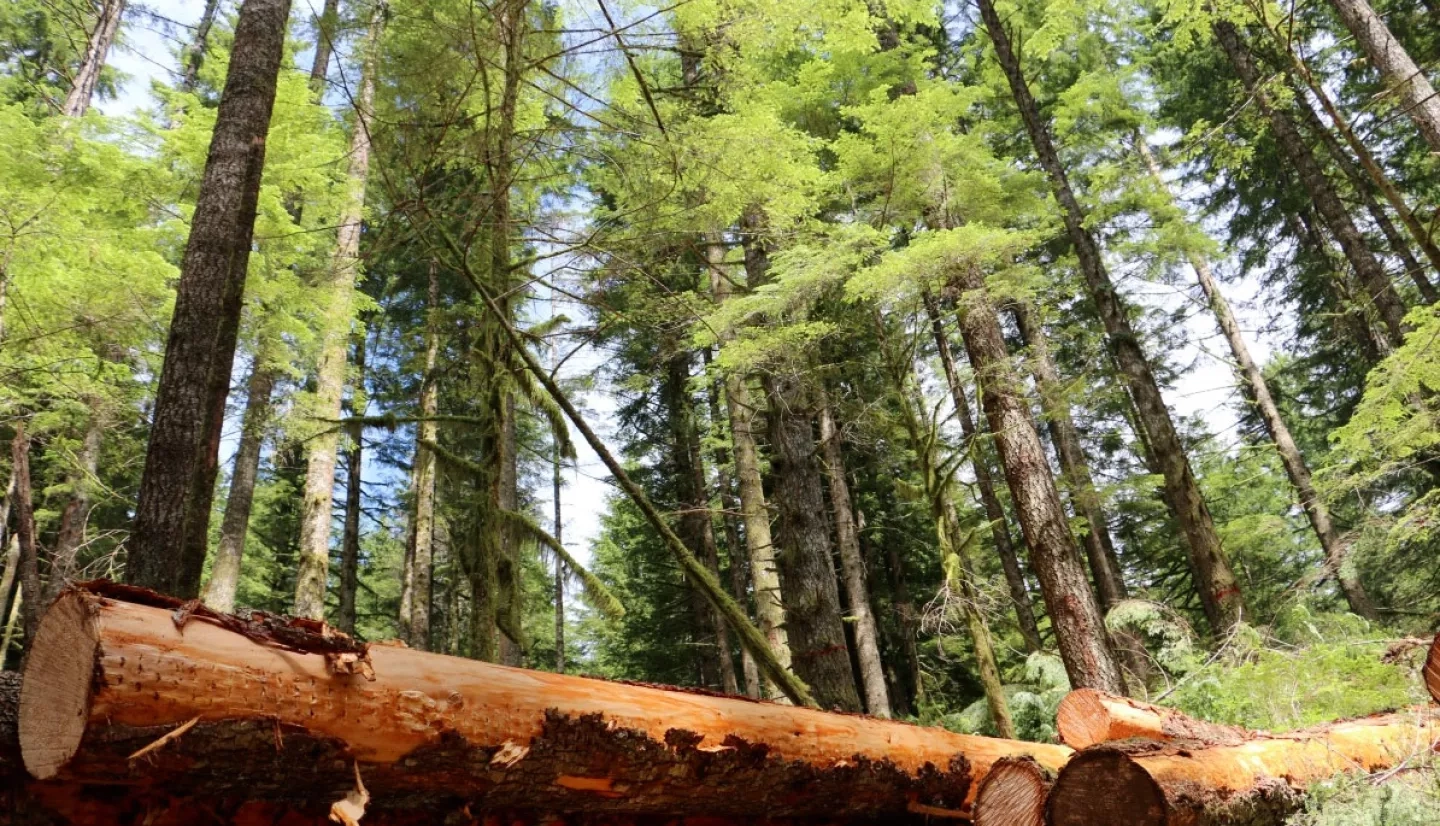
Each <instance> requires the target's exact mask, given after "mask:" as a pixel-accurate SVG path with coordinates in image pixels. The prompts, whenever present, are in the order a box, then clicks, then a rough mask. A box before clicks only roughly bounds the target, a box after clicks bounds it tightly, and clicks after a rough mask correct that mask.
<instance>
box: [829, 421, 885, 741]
mask: <svg viewBox="0 0 1440 826" xmlns="http://www.w3.org/2000/svg"><path fill="white" fill-rule="evenodd" d="M819 418H820V447H821V456H822V458H823V461H824V465H825V480H826V482H828V483H829V486H830V508H831V510H832V511H833V512H834V514H835V545H836V548H837V550H839V552H840V570H841V571H842V572H844V576H845V593H846V594H847V595H849V597H850V616H852V617H854V623H855V658H856V660H857V661H858V662H859V664H860V685H861V687H862V688H863V689H864V690H865V710H866V711H867V712H869V713H870V714H873V715H874V716H876V717H887V718H888V717H889V716H890V693H889V691H888V689H887V687H886V685H885V664H884V663H883V662H882V661H881V659H880V630H879V628H878V627H877V625H876V623H875V611H874V609H873V608H872V607H871V604H870V586H869V584H868V583H866V581H865V559H864V557H862V556H861V555H860V533H859V530H858V528H857V527H856V525H855V513H854V510H853V505H852V504H851V502H850V482H849V481H848V480H847V479H846V477H845V456H844V453H843V451H842V449H841V447H840V429H839V428H838V427H836V426H835V414H834V412H833V411H831V409H830V402H829V400H828V399H826V400H822V401H821V404H820V417H819Z"/></svg>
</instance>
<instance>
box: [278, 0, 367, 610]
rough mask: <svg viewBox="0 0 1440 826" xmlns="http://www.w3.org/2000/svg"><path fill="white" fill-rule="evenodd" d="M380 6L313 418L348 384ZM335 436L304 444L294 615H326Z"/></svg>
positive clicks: (335, 408) (363, 84)
mask: <svg viewBox="0 0 1440 826" xmlns="http://www.w3.org/2000/svg"><path fill="white" fill-rule="evenodd" d="M384 15H385V13H384V6H383V4H378V5H376V7H375V11H374V13H373V15H372V17H371V20H370V31H369V34H368V35H367V37H366V45H365V47H364V49H365V52H366V55H365V58H364V65H363V67H362V68H361V72H360V74H361V77H360V89H359V91H358V92H357V93H356V96H355V127H354V129H355V131H354V133H353V134H351V136H350V169H349V173H348V186H349V187H350V192H349V194H348V196H347V199H346V201H345V205H344V207H343V208H342V211H341V214H340V231H339V234H338V235H337V237H336V242H335V259H334V261H333V262H332V263H331V266H330V270H329V273H328V274H327V275H328V281H329V283H328V285H326V286H327V287H328V288H329V290H330V296H329V300H328V306H326V307H325V318H324V320H323V322H322V324H323V330H322V332H321V338H320V364H319V366H318V367H317V368H316V370H315V410H314V415H316V416H317V417H319V418H320V419H322V420H334V419H339V418H340V404H341V394H342V393H343V392H344V389H345V364H346V356H347V355H348V353H349V349H350V346H349V345H350V323H351V315H352V306H353V304H354V293H355V282H356V279H358V278H359V276H360V225H361V221H362V220H363V218H364V213H365V182H366V179H367V178H368V177H369V175H370V117H371V114H372V112H371V102H372V101H373V100H374V97H375V72H376V66H377V62H376V54H375V51H376V49H377V48H378V45H379V41H380V31H381V27H382V26H383V25H384V21H385V16H384ZM339 445H340V434H339V432H338V431H337V430H335V429H333V428H332V429H330V430H327V431H325V432H323V433H321V434H319V435H317V436H315V437H314V438H312V439H310V440H309V442H308V447H309V454H308V456H307V457H306V463H305V491H304V493H303V494H302V498H301V500H300V555H299V557H300V558H299V572H298V574H297V575H296V577H295V614H296V615H297V616H301V617H310V618H312V619H320V618H322V617H324V616H325V581H326V576H327V572H328V570H329V567H330V520H331V506H332V504H333V501H334V496H335V464H336V452H337V450H338V449H339Z"/></svg>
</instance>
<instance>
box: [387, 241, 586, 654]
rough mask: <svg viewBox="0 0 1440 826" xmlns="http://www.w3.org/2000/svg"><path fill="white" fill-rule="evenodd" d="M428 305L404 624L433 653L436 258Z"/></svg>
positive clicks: (413, 641) (415, 644)
mask: <svg viewBox="0 0 1440 826" xmlns="http://www.w3.org/2000/svg"><path fill="white" fill-rule="evenodd" d="M425 306H426V307H427V308H428V309H429V316H428V318H427V319H426V321H425V372H424V373H423V374H422V375H421V377H420V405H419V407H420V422H419V424H417V425H416V426H415V452H414V454H413V455H414V457H415V458H414V465H415V467H414V475H413V476H412V483H413V486H414V491H413V494H412V495H413V496H414V504H413V506H412V510H411V514H410V537H409V539H410V541H409V547H407V548H406V553H405V567H404V574H403V576H404V579H403V581H402V582H401V588H400V628H401V632H402V633H403V634H404V635H405V641H406V642H407V643H409V644H410V646H411V647H412V648H419V649H422V650H425V651H429V650H430V588H431V585H430V580H431V574H432V569H433V568H434V564H435V550H434V547H435V546H434V530H435V454H433V453H431V452H430V449H429V448H427V447H425V445H427V444H434V443H435V439H436V437H437V436H438V435H439V429H438V426H437V424H436V422H435V415H436V414H437V413H438V412H439V411H440V403H439V382H438V381H437V377H436V373H435V370H436V366H437V365H438V364H439V360H440V321H439V313H440V276H439V273H438V272H437V269H436V265H435V262H434V261H433V260H432V261H431V262H430V283H429V288H428V292H427V293H426V304H425ZM556 535H557V536H558V535H559V534H556ZM454 621H455V620H454V617H452V618H451V622H452V623H453V622H454Z"/></svg>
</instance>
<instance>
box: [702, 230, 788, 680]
mask: <svg viewBox="0 0 1440 826" xmlns="http://www.w3.org/2000/svg"><path fill="white" fill-rule="evenodd" d="M706 250H707V258H708V260H709V264H710V288H711V292H712V294H713V295H714V296H715V303H716V304H723V303H725V300H726V299H727V298H728V297H729V296H730V281H729V279H727V278H725V277H724V275H723V273H722V270H721V268H722V267H723V265H724V261H725V248H724V246H723V245H722V243H721V242H720V240H719V239H718V238H712V239H710V241H709V243H708V244H707V246H706ZM733 338H734V336H733V334H724V335H723V336H722V346H723V342H725V341H729V340H733ZM725 407H726V408H727V409H728V410H729V413H730V439H731V442H732V443H733V444H734V447H735V478H736V484H737V485H738V487H739V489H740V509H741V511H742V512H743V513H744V521H745V544H746V549H747V550H748V551H749V554H750V577H751V580H752V584H753V586H754V591H755V619H756V624H757V625H759V626H760V633H761V634H764V635H765V641H766V642H767V643H768V644H769V646H770V650H771V651H773V652H774V653H775V658H776V659H777V660H778V661H779V663H780V665H781V667H783V668H790V642H789V634H788V632H787V630H786V622H785V606H784V603H782V602H781V597H780V571H779V569H778V567H777V566H776V561H775V545H774V542H773V541H772V539H771V534H770V512H769V510H768V508H767V507H766V504H765V485H764V481H763V480H762V479H761V476H760V452H759V450H758V449H757V448H756V446H755V405H754V403H753V402H752V400H751V398H750V388H749V386H748V385H747V383H746V380H745V377H744V376H740V375H737V374H734V373H731V374H728V375H726V377H725ZM765 683H766V688H765V692H766V694H767V695H769V696H770V697H771V698H777V697H781V696H783V695H782V694H781V692H780V689H779V687H778V686H777V685H775V684H774V682H773V681H771V680H768V679H767V680H766V681H765Z"/></svg>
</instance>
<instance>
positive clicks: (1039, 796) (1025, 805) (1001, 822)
mask: <svg viewBox="0 0 1440 826" xmlns="http://www.w3.org/2000/svg"><path fill="white" fill-rule="evenodd" d="M1053 785H1055V772H1053V771H1051V770H1050V769H1048V768H1046V767H1045V766H1042V765H1040V764H1039V763H1037V762H1035V761H1034V760H1032V759H1030V758H1028V757H1006V758H1004V759H1002V760H998V761H996V762H995V765H994V766H991V767H990V773H989V774H987V775H985V779H984V780H983V781H981V782H980V788H979V791H977V792H976V794H975V826H1045V801H1046V799H1047V798H1049V796H1050V787H1051V786H1053Z"/></svg>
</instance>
